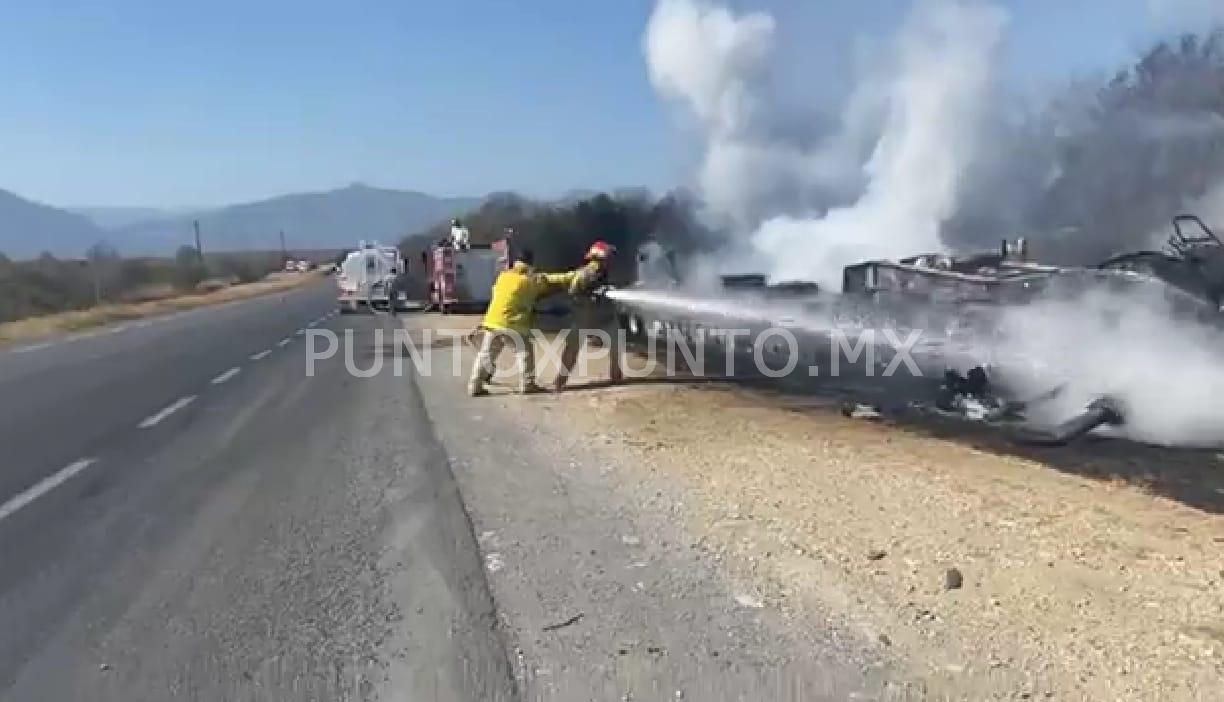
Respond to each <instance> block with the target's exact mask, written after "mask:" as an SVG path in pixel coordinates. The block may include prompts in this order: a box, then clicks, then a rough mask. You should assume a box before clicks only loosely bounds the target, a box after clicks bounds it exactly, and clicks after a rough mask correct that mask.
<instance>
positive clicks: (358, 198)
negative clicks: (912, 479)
mask: <svg viewBox="0 0 1224 702" xmlns="http://www.w3.org/2000/svg"><path fill="white" fill-rule="evenodd" d="M481 201H482V199H481V198H470V197H458V198H439V197H433V196H431V195H426V194H424V193H419V192H412V191H403V190H386V189H382V188H373V187H369V186H366V185H360V184H357V185H351V186H349V187H347V188H342V189H339V190H331V191H328V192H322V193H303V194H295V195H285V196H281V197H275V198H271V199H268V200H261V201H258V202H252V203H247V204H242V205H233V206H231V207H225V208H222V209H218V210H211V211H207V212H199V213H195V214H189V215H179V216H173V217H165V218H160V219H155V220H150V221H144V222H137V223H134V224H131V225H128V226H125V227H121V228H119V229H117V230H115V231H114V233H113V237H112V243H114V245H115V246H117V247H119V249H120V250H121V251H124V252H128V251H139V252H146V253H162V252H169V251H173V250H174V249H175V248H177V247H178V246H181V245H183V244H189V243H191V241H192V238H193V233H192V221H193V220H199V222H200V231H201V238H202V240H203V243H204V250H205V251H209V250H212V251H221V250H226V251H244V250H260V249H262V250H269V249H277V248H280V234H279V233H280V232H281V231H284V232H285V238H286V240H287V243H288V246H289V248H290V249H328V248H335V247H345V246H355V245H356V244H357V242H358V241H359V240H362V239H367V240H378V241H383V242H388V243H393V242H397V241H399V240H400V239H401V238H403V237H404V236H405V235H406V234H410V233H413V232H417V231H420V230H423V229H425V228H427V227H429V226H430V225H433V224H436V223H437V222H438V221H440V220H443V219H447V218H450V217H455V216H462V215H463V214H465V213H466V212H468V211H469V210H472V209H473V208H475V207H477V206H479V205H480V203H481Z"/></svg>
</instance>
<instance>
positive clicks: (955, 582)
mask: <svg viewBox="0 0 1224 702" xmlns="http://www.w3.org/2000/svg"><path fill="white" fill-rule="evenodd" d="M964 584H965V576H964V575H961V572H960V571H959V570H957V569H956V568H949V569H948V570H946V571H945V572H944V589H945V590H959V589H961V587H962V586H963V585H964Z"/></svg>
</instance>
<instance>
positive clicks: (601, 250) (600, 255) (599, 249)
mask: <svg viewBox="0 0 1224 702" xmlns="http://www.w3.org/2000/svg"><path fill="white" fill-rule="evenodd" d="M614 253H616V247H615V246H613V245H611V244H609V243H608V242H606V241H602V240H600V241H596V242H595V243H593V244H591V248H589V249H587V253H586V257H587V260H591V259H599V260H605V259H607V258H609V257H611V256H612V254H614Z"/></svg>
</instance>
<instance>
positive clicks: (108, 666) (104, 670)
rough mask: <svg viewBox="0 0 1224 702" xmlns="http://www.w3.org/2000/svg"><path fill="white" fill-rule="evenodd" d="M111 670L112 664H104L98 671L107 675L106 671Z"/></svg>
mask: <svg viewBox="0 0 1224 702" xmlns="http://www.w3.org/2000/svg"><path fill="white" fill-rule="evenodd" d="M110 669H111V667H110V663H103V664H101V665H99V666H98V670H100V671H102V672H103V673H105V672H106V671H108V670H110Z"/></svg>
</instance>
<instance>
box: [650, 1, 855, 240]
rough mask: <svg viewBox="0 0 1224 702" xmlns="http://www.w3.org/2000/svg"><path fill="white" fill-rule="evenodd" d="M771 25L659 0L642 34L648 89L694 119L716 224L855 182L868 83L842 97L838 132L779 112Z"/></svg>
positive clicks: (705, 6) (821, 196) (746, 220)
mask: <svg viewBox="0 0 1224 702" xmlns="http://www.w3.org/2000/svg"><path fill="white" fill-rule="evenodd" d="M776 29H777V27H776V23H775V21H774V19H773V17H772V16H771V15H769V14H767V13H764V12H755V13H748V14H742V15H739V14H735V13H733V12H731V11H730V10H728V9H727V8H725V7H721V6H717V5H714V4H711V3H709V2H706V1H705V0H659V2H658V4H657V5H656V7H655V11H654V13H653V14H652V16H651V18H650V22H649V24H648V26H647V29H646V35H645V39H644V41H643V44H644V47H643V48H644V52H645V55H646V61H647V66H648V69H649V74H650V79H651V82H652V83H653V85H654V86H655V89H656V91H657V92H658V93H659V94H660V95H661V96H662V97H664V98H666V99H668V100H672V101H675V102H677V103H679V104H680V105H682V106H683V107H685V108H687V110H688V112H689V113H690V114H691V116H692V118H693V119H695V121H696V125H695V126H696V128H697V129H698V131H699V132H700V137H701V139H702V142H703V148H704V152H703V155H702V162H701V167H700V170H699V173H698V175H697V185H698V187H699V189H700V191H701V195H702V199H703V201H704V202H705V203H706V205H707V206H708V207H709V208H710V209H711V210H712V214H713V215H715V216H716V217H717V218H718V219H719V220H720V224H724V225H726V226H730V227H732V228H734V229H737V230H739V231H740V232H741V233H747V232H749V231H751V230H752V229H754V228H755V227H756V226H758V225H759V224H760V222H761V221H762V220H763V219H765V218H767V217H771V216H775V215H777V214H779V213H780V212H790V211H798V210H803V209H807V208H810V207H822V206H823V207H827V206H828V203H829V202H830V201H836V200H845V199H847V198H849V197H851V196H852V195H853V194H854V193H855V192H856V191H857V190H858V189H859V188H860V187H861V185H860V184H859V181H860V180H861V177H862V176H861V173H860V172H859V171H860V170H861V161H860V160H859V157H860V152H861V151H862V150H863V148H864V147H863V144H865V143H866V142H867V139H869V138H873V135H871V134H869V133H868V134H864V132H865V131H866V132H870V126H871V125H872V122H873V118H872V115H873V109H872V102H873V96H872V95H871V94H870V91H869V90H861V91H859V92H857V93H856V94H855V95H854V96H853V97H852V98H851V99H850V100H849V101H848V104H847V107H846V111H845V115H844V116H843V124H842V126H841V128H840V133H839V135H838V138H828V134H826V133H825V132H828V131H837V125H831V124H828V125H818V124H803V123H802V122H801V121H800V120H799V119H797V118H796V117H795V116H794V115H791V114H787V113H786V111H785V110H784V109H783V108H782V107H781V104H782V103H783V102H785V101H784V100H781V99H780V96H779V95H777V94H776V93H775V91H774V82H773V79H772V75H773V74H772V64H771V62H772V59H773V54H774V43H775V40H776ZM874 102H878V98H875V99H874ZM796 123H798V124H796ZM814 137H815V138H814ZM819 137H825V138H819Z"/></svg>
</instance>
